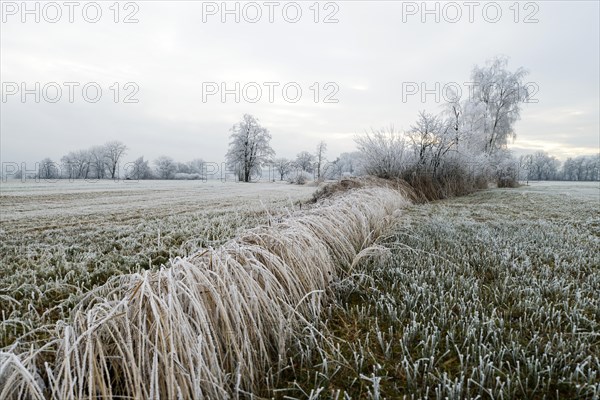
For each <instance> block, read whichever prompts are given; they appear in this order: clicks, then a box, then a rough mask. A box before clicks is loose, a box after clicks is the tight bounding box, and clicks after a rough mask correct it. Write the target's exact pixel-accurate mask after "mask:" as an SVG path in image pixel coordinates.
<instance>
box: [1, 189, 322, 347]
mask: <svg viewBox="0 0 600 400" xmlns="http://www.w3.org/2000/svg"><path fill="white" fill-rule="evenodd" d="M314 189H315V188H311V187H302V186H293V185H287V184H283V185H281V184H269V183H259V184H252V185H243V184H236V183H221V182H209V183H202V182H198V181H196V182H185V181H176V182H174V181H148V182H140V183H130V182H119V183H114V182H112V181H108V182H106V181H103V182H96V183H87V182H82V181H75V182H68V181H60V182H58V183H43V182H42V183H36V182H33V181H28V182H25V183H21V182H11V181H8V183H4V182H3V183H2V185H1V186H0V209H1V210H2V212H1V213H0V348H2V347H5V346H8V345H10V344H12V343H13V342H14V341H15V339H16V338H17V337H19V336H21V335H23V334H25V333H30V334H31V336H30V337H29V338H28V339H35V337H36V336H39V338H40V339H43V338H44V337H45V335H44V331H43V330H41V331H40V330H38V328H40V327H42V326H44V325H46V324H53V323H54V322H56V321H57V320H59V319H67V318H68V316H69V313H70V310H71V309H72V308H73V307H74V305H76V304H77V303H78V301H79V300H80V298H81V296H82V295H83V294H84V293H86V292H88V291H89V290H91V289H93V288H94V287H97V286H99V285H102V284H104V283H105V282H106V281H107V280H108V279H109V278H110V277H112V276H115V275H119V274H123V273H136V272H142V271H144V270H146V269H151V270H156V269H158V268H159V267H160V265H163V264H164V265H166V264H168V261H169V258H171V257H175V256H186V255H188V254H191V253H192V252H194V251H196V250H197V249H198V248H201V247H208V246H218V245H220V244H222V243H224V242H225V241H226V240H228V239H231V238H232V237H234V236H236V235H237V234H238V233H240V232H242V231H243V230H244V229H248V228H251V227H255V226H257V225H261V224H266V223H268V222H269V220H270V219H272V218H276V217H279V216H281V215H286V214H288V213H290V212H293V210H294V209H298V204H297V202H298V201H305V200H307V199H309V198H310V196H311V194H312V192H313V191H314Z"/></svg>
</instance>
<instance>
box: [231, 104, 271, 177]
mask: <svg viewBox="0 0 600 400" xmlns="http://www.w3.org/2000/svg"><path fill="white" fill-rule="evenodd" d="M230 138H231V141H230V142H229V150H228V151H227V154H226V155H225V158H226V160H227V164H228V165H229V167H230V168H233V169H234V170H235V171H236V172H237V173H238V179H239V180H240V181H244V182H250V180H251V179H252V174H253V173H255V172H259V171H260V168H261V167H262V165H263V164H264V163H265V162H267V160H268V159H269V157H271V156H273V155H274V154H275V152H274V151H273V149H272V148H271V146H270V144H269V142H270V141H271V134H270V133H269V131H268V130H267V129H266V128H264V127H262V126H261V125H260V124H259V122H258V120H257V119H256V118H255V117H253V116H252V115H249V114H245V115H244V117H243V119H242V121H241V122H239V123H237V124H235V125H234V126H233V128H231V136H230Z"/></svg>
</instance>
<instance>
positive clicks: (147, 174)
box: [127, 156, 153, 180]
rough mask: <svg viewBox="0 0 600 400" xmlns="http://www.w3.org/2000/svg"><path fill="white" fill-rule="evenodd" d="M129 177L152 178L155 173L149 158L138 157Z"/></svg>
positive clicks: (130, 169) (129, 172)
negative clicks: (149, 163)
mask: <svg viewBox="0 0 600 400" xmlns="http://www.w3.org/2000/svg"><path fill="white" fill-rule="evenodd" d="M127 177H128V178H129V179H135V180H139V179H151V178H152V177H153V175H152V169H151V168H150V165H148V160H144V157H143V156H142V157H139V158H138V159H136V160H135V161H134V162H133V164H132V165H131V168H129V171H128V175H127Z"/></svg>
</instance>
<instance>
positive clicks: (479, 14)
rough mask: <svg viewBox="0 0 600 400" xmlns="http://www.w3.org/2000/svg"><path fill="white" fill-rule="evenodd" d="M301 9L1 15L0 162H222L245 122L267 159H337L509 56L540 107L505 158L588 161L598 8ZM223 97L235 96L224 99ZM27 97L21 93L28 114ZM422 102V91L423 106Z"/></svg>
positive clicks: (168, 7)
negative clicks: (272, 155) (264, 144)
mask: <svg viewBox="0 0 600 400" xmlns="http://www.w3.org/2000/svg"><path fill="white" fill-rule="evenodd" d="M275 3H278V4H275ZM313 3H314V2H312V1H308V2H298V3H290V2H283V1H282V2H274V3H273V4H272V5H269V4H265V3H264V2H257V3H253V4H250V5H246V3H243V2H242V3H238V4H237V7H238V10H239V13H238V17H239V22H236V21H235V18H236V15H235V10H234V7H236V5H235V3H234V2H228V8H229V9H230V10H234V13H233V14H224V13H223V11H224V10H223V7H222V3H221V2H214V3H213V2H200V1H168V2H167V1H141V2H140V1H136V2H130V3H127V4H126V3H124V2H122V3H120V5H119V7H118V15H117V12H116V11H117V8H115V7H113V8H111V6H112V4H113V2H112V1H110V2H98V3H94V4H90V3H86V2H80V3H77V4H76V6H75V7H74V8H69V6H65V5H64V4H63V2H58V3H54V4H53V5H46V3H43V2H42V3H38V2H30V3H28V6H29V8H30V10H33V12H32V13H30V14H28V13H24V10H23V9H22V5H21V4H22V3H21V2H20V1H19V2H6V1H4V2H2V24H1V33H0V34H1V39H0V44H1V54H0V59H1V62H0V63H1V64H0V67H1V81H2V88H3V93H2V95H3V98H2V103H0V106H1V116H0V118H1V122H0V128H1V151H0V153H1V158H2V161H3V162H23V161H25V162H28V163H29V162H34V161H39V160H41V159H42V158H44V157H51V158H52V159H54V160H55V161H58V160H60V157H61V156H63V155H64V154H65V153H66V152H68V151H70V150H76V149H82V148H87V147H90V146H91V145H95V144H102V143H104V142H106V141H109V140H115V139H117V140H121V141H123V142H124V143H125V144H126V145H127V146H128V147H129V151H128V154H127V157H126V158H127V159H128V160H132V159H134V158H137V157H138V156H141V155H143V156H145V157H146V158H148V159H151V160H152V159H154V158H156V157H158V156H160V155H169V156H172V157H174V158H176V159H177V160H179V161H188V160H192V159H194V158H203V159H205V160H206V161H214V162H221V161H222V159H223V157H224V154H225V152H226V150H227V143H228V136H229V129H230V128H231V126H232V125H233V124H234V123H236V122H237V121H239V120H240V119H241V116H242V115H243V114H244V113H250V114H253V115H255V116H256V117H257V118H259V120H260V121H261V122H262V124H263V125H264V126H266V127H267V128H269V130H270V131H271V133H272V136H273V140H272V146H273V148H274V149H275V151H276V152H277V155H278V156H283V157H294V156H295V155H296V153H298V152H299V151H301V150H309V151H314V148H315V146H316V144H317V142H318V141H320V140H324V141H326V142H327V144H328V146H329V151H328V156H329V157H330V158H335V156H337V155H338V154H339V153H341V152H344V151H352V150H354V147H355V146H354V140H353V139H354V137H355V136H356V135H357V134H360V133H362V132H364V131H365V130H369V129H370V128H379V127H382V126H388V125H390V124H393V125H394V126H395V127H396V128H399V129H408V128H409V127H410V125H411V124H412V123H413V121H414V120H415V119H416V116H417V113H418V111H419V110H422V109H425V110H427V111H430V112H435V113H437V112H440V111H441V109H442V105H443V101H444V98H443V95H444V93H443V92H442V90H441V89H442V88H443V87H444V85H446V84H453V83H456V84H459V85H461V86H463V87H464V92H465V95H467V91H468V87H467V86H465V85H464V84H465V82H469V74H470V71H471V69H472V68H473V66H474V65H476V64H479V65H481V64H484V63H485V61H486V60H488V59H490V58H492V57H494V56H496V55H506V56H508V57H509V59H510V63H509V69H511V70H514V69H516V68H517V67H520V66H522V67H525V68H526V69H527V70H528V71H529V75H528V77H527V79H526V80H527V81H528V82H530V83H531V87H532V88H537V89H539V90H538V91H537V93H535V94H534V96H533V97H534V99H536V100H537V103H529V104H525V105H524V107H523V111H522V118H521V120H520V121H519V122H518V124H517V126H516V131H517V140H516V141H515V142H514V143H513V144H512V145H511V146H512V147H513V148H514V149H515V151H517V152H518V153H519V154H520V153H522V152H533V151H536V150H539V149H542V150H546V151H549V152H551V153H553V154H554V155H556V156H558V157H559V158H561V159H564V158H566V157H568V156H575V155H580V154H592V153H597V152H598V151H599V147H600V122H599V112H598V110H599V108H600V104H599V97H600V95H599V91H600V87H599V75H600V74H599V71H600V66H599V49H600V43H599V37H600V33H599V14H600V10H599V2H597V1H589V2H574V1H568V2H567V1H546V2H544V1H542V2H529V3H527V4H525V3H520V4H519V5H518V6H514V5H513V2H498V3H490V2H478V4H476V5H475V6H470V5H469V3H468V2H467V3H465V2H455V3H452V4H450V5H448V4H447V3H437V2H436V3H434V2H431V3H428V10H430V11H431V10H432V12H431V13H429V14H426V13H424V12H423V11H424V10H423V7H422V3H421V2H420V1H419V2H401V1H336V2H329V3H327V2H321V3H319V4H317V6H314V5H313ZM36 4H37V6H36ZM56 5H58V7H56ZM35 7H38V10H39V13H38V14H39V15H37V17H39V22H36V21H35V18H36V15H35V14H36V10H35ZM471 7H472V8H471ZM436 8H437V10H438V11H437V12H436ZM97 9H100V11H101V13H102V14H101V15H100V16H99V17H98V18H99V20H98V22H96V23H92V22H91V21H93V20H94V19H97V17H96V12H97ZM298 10H300V11H301V15H298V14H297V12H298ZM317 10H318V13H317ZM57 11H60V12H61V16H60V18H59V17H58V14H57ZM257 11H260V12H261V15H260V18H259V16H258V14H257ZM498 11H500V13H501V15H500V14H497V12H498ZM70 13H71V15H69V14H70ZM270 14H271V15H270ZM70 18H72V19H73V22H72V23H71V22H69V19H70ZM115 18H117V19H118V22H116V23H115V21H114V19H115ZM223 18H225V19H226V20H225V22H223V21H222V19H223ZM270 18H272V19H273V22H270V21H269V19H270ZM423 18H425V21H424V22H423ZM436 18H437V19H438V21H436ZM23 19H25V22H23ZM124 19H128V20H131V21H133V20H137V21H138V22H134V23H124V21H123V20H124ZM257 19H258V22H254V23H253V22H252V20H257ZM315 19H317V21H318V22H315ZM470 19H471V20H472V21H470ZM52 20H57V22H55V23H52V22H51V21H52ZM294 20H298V21H297V22H295V23H293V22H292V21H294ZM325 20H327V21H329V22H330V23H325ZM336 20H337V22H335V21H336ZM453 21H454V22H453ZM494 21H496V22H494ZM526 21H527V22H529V23H526ZM536 21H537V22H536ZM36 82H37V83H39V91H37V95H39V97H40V99H39V100H40V101H39V103H36V99H35V96H36V93H35V92H36V86H35V84H36ZM52 82H55V83H52ZM65 82H72V83H70V84H68V85H65ZM236 82H239V85H240V91H239V95H240V99H239V103H238V102H236V101H235V100H236V99H235V93H234V92H235V84H236ZM252 82H255V84H253V83H252ZM265 82H271V83H270V84H267V85H265ZM22 83H24V86H22V85H21V84H22ZM115 83H116V84H115ZM128 83H130V84H129V85H127V84H128ZM221 83H224V84H225V86H226V87H225V88H226V89H228V90H230V91H231V93H229V94H227V96H226V97H225V99H224V100H225V101H222V98H221V93H220V91H221V87H220V86H221ZM328 83H329V85H327V84H328ZM436 83H437V84H438V87H439V88H440V91H439V92H438V95H439V96H438V97H439V99H436V98H435V97H436V93H434V92H435V89H436ZM86 84H87V86H86V90H87V92H86V94H87V98H86V97H85V96H84V93H82V88H83V86H84V85H86ZM248 84H249V85H248ZM69 85H70V86H69ZM76 85H78V86H76ZM244 86H245V87H246V91H245V92H244V90H243V88H244ZM284 86H285V87H286V91H285V92H284V91H283V87H284ZM57 87H58V88H60V89H61V91H62V97H61V98H60V99H59V100H58V101H56V102H55V103H53V102H52V101H54V100H56V96H57V91H56V89H57ZM69 87H72V90H73V97H72V99H71V100H72V102H70V99H69V97H70V96H69V91H70V90H69ZM97 87H100V88H101V90H102V93H101V95H99V96H97V95H96V88H97ZM257 87H258V88H260V89H261V91H262V97H261V98H260V100H258V101H257V102H255V103H253V102H252V101H254V100H256V97H257V94H258V92H257V91H256V88H257ZM415 87H416V88H418V90H419V93H416V94H411V93H410V90H413V91H414V88H415ZM23 88H25V89H27V90H30V91H31V92H32V93H30V94H26V96H25V99H24V100H25V101H24V102H23V99H22V96H21V95H22V93H21V91H22V89H23ZM44 88H45V89H44ZM270 88H272V93H270ZM297 88H300V89H301V91H302V93H301V94H299V93H297V92H296V90H297ZM317 88H318V98H317V99H315V95H316V94H317ZM117 89H118V90H117ZM138 89H139V90H138ZM203 89H204V90H203ZM421 89H427V90H429V91H430V92H428V93H429V94H427V95H426V96H425V99H424V100H425V101H423V99H422V98H421V93H420V91H421ZM136 90H137V92H136ZM216 90H218V91H219V92H218V93H215V94H211V93H212V92H214V91H216ZM117 91H118V94H119V98H118V102H116V103H115V94H116V93H117ZM270 94H272V96H273V98H272V100H273V101H272V102H271V101H270V100H271V99H269V95H270ZM127 96H129V97H128V99H129V100H137V103H126V102H125V101H124V100H125V98H126V97H127ZM286 96H287V98H286ZM203 97H204V98H203ZM326 99H328V100H333V101H335V100H337V102H334V103H331V102H326V101H325V100H326ZM93 100H98V101H97V102H92V101H93ZM295 100H297V101H296V102H293V101H295Z"/></svg>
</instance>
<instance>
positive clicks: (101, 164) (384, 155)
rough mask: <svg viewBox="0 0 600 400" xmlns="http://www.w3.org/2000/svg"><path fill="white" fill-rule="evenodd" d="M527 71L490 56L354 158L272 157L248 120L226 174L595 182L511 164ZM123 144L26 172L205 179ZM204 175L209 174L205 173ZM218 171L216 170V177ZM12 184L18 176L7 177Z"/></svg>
mask: <svg viewBox="0 0 600 400" xmlns="http://www.w3.org/2000/svg"><path fill="white" fill-rule="evenodd" d="M526 75H527V71H526V70H525V69H524V68H518V69H516V70H515V71H510V70H509V69H508V59H507V58H505V57H496V58H494V59H492V60H490V61H488V62H487V63H486V64H485V65H484V66H475V67H474V68H473V70H472V71H471V81H473V82H477V85H475V86H474V90H473V92H472V93H471V94H470V96H469V97H468V98H466V99H461V98H460V96H458V95H454V96H450V100H448V101H447V103H446V104H445V105H444V109H443V111H442V112H441V113H439V114H431V113H428V112H426V111H425V110H423V111H421V112H420V113H419V115H418V117H417V120H416V122H415V123H414V124H413V125H411V126H410V128H409V129H408V130H407V131H404V132H399V131H397V130H395V129H394V127H393V126H390V127H387V128H383V129H378V130H371V132H365V133H364V134H363V135H359V136H357V137H356V138H355V142H356V145H357V151H354V152H349V153H342V154H341V155H339V156H338V157H336V158H335V159H333V160H329V159H328V158H327V144H326V143H325V142H324V141H320V142H319V143H318V144H317V146H316V149H315V151H314V152H309V151H301V152H299V153H298V154H297V155H296V158H295V159H288V158H283V157H275V154H276V153H275V151H274V150H273V148H272V147H271V145H270V141H271V133H270V132H269V130H268V129H267V128H266V127H264V126H262V125H261V123H260V122H259V120H258V119H257V118H256V117H254V116H253V115H250V114H245V115H244V116H243V117H242V119H241V120H240V121H239V122H238V123H236V124H235V125H233V127H232V128H231V129H230V131H231V135H230V142H229V149H228V151H227V153H226V155H225V161H226V166H227V167H226V168H227V172H228V173H229V174H230V175H232V176H233V177H234V179H236V180H238V181H241V182H251V181H253V180H256V177H259V176H262V174H261V172H262V171H263V169H265V168H267V169H269V171H270V172H269V179H272V180H280V181H283V180H288V181H290V182H292V183H304V182H306V181H309V180H316V181H320V180H325V179H341V178H342V177H345V176H358V175H374V176H378V177H382V178H400V179H404V180H406V181H408V182H409V183H411V184H413V186H423V185H425V186H428V187H429V188H430V189H431V190H433V191H436V192H439V193H438V196H437V197H440V196H441V197H446V196H448V195H453V194H460V193H461V192H468V191H470V190H472V189H473V188H476V187H481V186H485V185H487V183H488V182H492V181H495V182H496V183H497V184H498V186H500V187H504V186H516V185H517V184H518V181H519V180H574V181H596V180H600V154H597V155H587V156H578V157H572V158H568V159H567V160H566V161H565V162H564V163H562V165H561V162H560V161H559V160H558V159H557V158H556V157H553V156H551V155H549V154H548V153H546V152H543V151H538V152H536V153H534V154H530V155H526V156H521V157H520V158H517V157H516V156H514V154H513V153H512V152H511V151H510V150H509V149H508V147H507V145H508V143H509V141H510V140H511V139H512V140H514V139H515V138H516V132H515V130H514V124H515V122H516V121H517V120H519V119H520V111H521V107H522V105H523V104H524V103H526V102H527V98H528V88H527V86H526V84H525V83H524V78H525V76H526ZM127 150H128V149H127V146H125V144H124V143H122V142H120V141H111V142H107V143H105V144H104V145H101V146H92V147H90V148H89V149H86V150H76V151H71V152H69V153H67V154H66V155H64V156H63V157H62V158H61V163H60V164H58V163H55V162H53V161H52V160H51V159H50V158H45V159H44V160H42V161H41V162H40V163H39V168H38V170H37V171H36V173H34V174H33V175H34V176H35V177H36V178H39V179H120V178H121V176H120V173H121V172H123V176H122V177H123V178H124V179H133V180H140V179H207V178H208V175H209V168H206V167H207V165H208V164H213V165H214V164H215V163H206V162H205V161H204V160H202V159H195V160H192V161H188V162H179V161H176V160H174V159H173V158H172V157H169V156H160V157H158V158H157V159H155V160H153V162H152V165H151V164H150V162H149V161H148V160H145V159H144V157H143V156H142V157H139V158H137V159H135V160H134V161H133V162H129V163H127V165H126V168H122V170H123V171H121V168H120V166H121V163H122V161H123V158H124V156H125V155H126V153H127ZM213 172H214V171H213ZM219 172H220V173H221V174H222V173H223V172H224V171H219ZM12 175H13V177H15V178H21V177H22V175H23V174H22V173H21V171H18V170H17V171H14V173H13V174H12Z"/></svg>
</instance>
